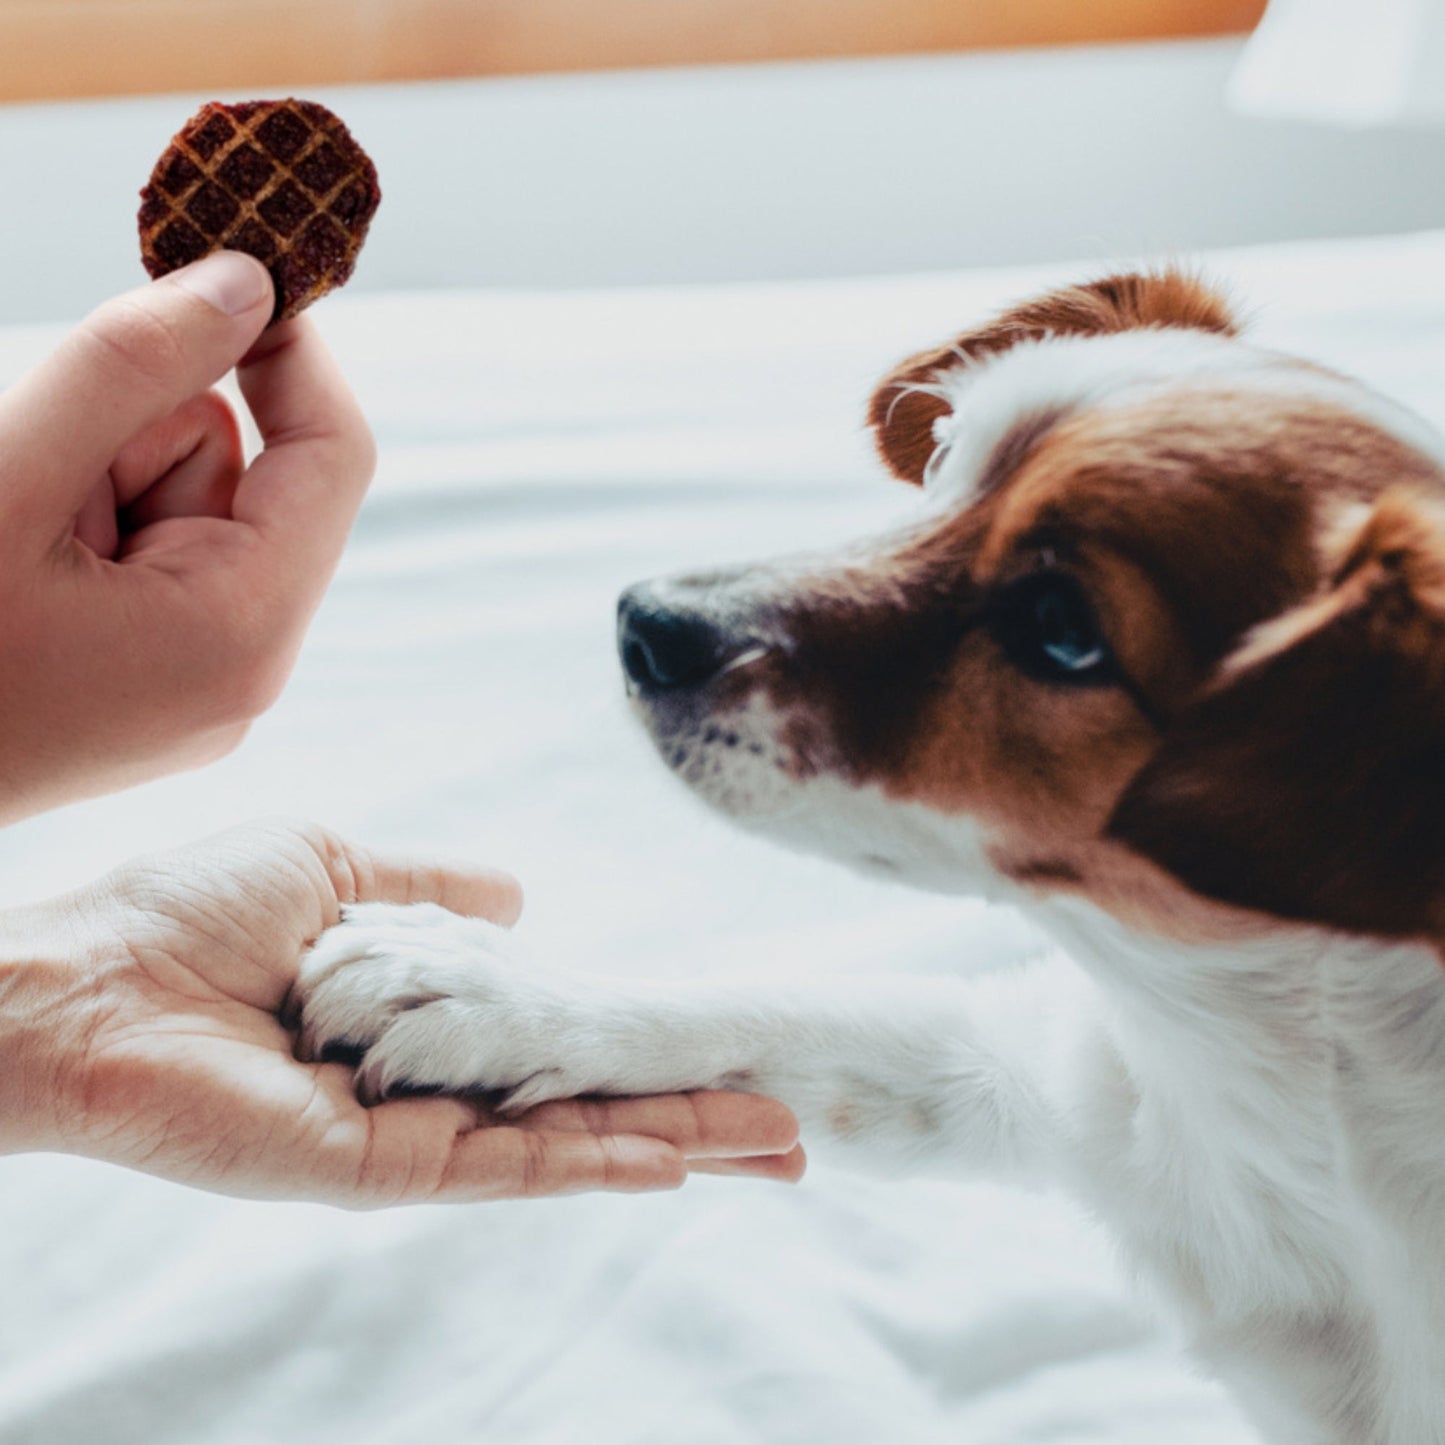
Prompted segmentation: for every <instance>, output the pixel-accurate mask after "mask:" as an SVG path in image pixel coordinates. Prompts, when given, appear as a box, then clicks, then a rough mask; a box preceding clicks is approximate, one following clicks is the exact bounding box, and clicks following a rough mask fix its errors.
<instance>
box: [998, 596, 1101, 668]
mask: <svg viewBox="0 0 1445 1445" xmlns="http://www.w3.org/2000/svg"><path fill="white" fill-rule="evenodd" d="M993 631H994V635H995V636H996V637H997V638H998V641H999V643H1000V645H1001V646H1002V647H1003V649H1004V651H1005V652H1006V653H1007V654H1008V656H1009V658H1010V660H1011V661H1012V662H1013V663H1014V665H1015V666H1017V667H1019V668H1021V669H1022V670H1023V671H1024V672H1027V673H1029V674H1030V675H1031V676H1034V677H1040V678H1043V679H1044V680H1046V681H1049V682H1066V683H1089V684H1097V683H1102V682H1107V681H1108V680H1109V676H1110V655H1109V645H1108V643H1107V642H1105V640H1104V635H1103V633H1102V632H1101V631H1100V630H1099V624H1098V621H1097V620H1096V618H1095V617H1094V609H1093V608H1092V607H1091V606H1090V605H1089V599H1088V598H1087V597H1086V596H1085V595H1084V589H1083V588H1082V587H1080V586H1079V584H1078V583H1077V582H1076V581H1075V580H1074V579H1073V578H1072V577H1070V576H1069V575H1068V574H1067V573H1063V572H1037V573H1035V574H1034V575H1033V576H1031V577H1025V578H1023V579H1022V580H1021V581H1018V582H1015V583H1014V584H1013V585H1012V586H1011V587H1010V588H1009V589H1008V590H1007V591H1006V592H1005V593H1004V595H1003V597H1002V598H1000V600H999V603H998V606H997V610H996V611H995V613H994V620H993Z"/></svg>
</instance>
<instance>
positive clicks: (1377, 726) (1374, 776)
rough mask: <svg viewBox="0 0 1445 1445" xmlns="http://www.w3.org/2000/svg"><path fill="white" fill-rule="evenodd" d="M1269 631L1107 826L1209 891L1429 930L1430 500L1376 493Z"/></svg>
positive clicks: (1434, 771) (1438, 548)
mask: <svg viewBox="0 0 1445 1445" xmlns="http://www.w3.org/2000/svg"><path fill="white" fill-rule="evenodd" d="M1291 624H1293V625H1291ZM1269 639H1270V641H1269V645H1268V646H1267V647H1261V646H1260V645H1258V644H1256V645H1254V646H1252V647H1251V648H1249V649H1248V650H1247V652H1246V654H1245V656H1246V658H1247V661H1245V662H1243V663H1241V664H1236V665H1235V666H1233V667H1231V668H1228V669H1226V671H1225V673H1224V675H1223V677H1222V680H1221V682H1220V685H1219V686H1218V687H1216V688H1214V689H1211V691H1210V692H1209V693H1208V694H1207V695H1206V696H1205V697H1204V698H1203V699H1202V700H1201V701H1200V702H1199V703H1198V704H1197V705H1196V706H1195V707H1194V708H1192V709H1191V710H1190V711H1189V712H1188V713H1187V714H1186V715H1185V716H1184V717H1182V718H1181V719H1180V720H1179V722H1178V724H1177V725H1176V726H1175V727H1174V728H1173V729H1171V731H1170V735H1169V736H1168V738H1167V739H1166V740H1165V742H1164V745H1163V746H1162V747H1161V748H1160V750H1159V752H1158V754H1157V755H1156V756H1155V757H1154V758H1153V759H1152V760H1151V761H1150V763H1149V764H1148V765H1147V766H1146V767H1145V768H1144V769H1143V770H1142V771H1141V772H1140V774H1139V776H1138V777H1137V778H1135V779H1134V780H1133V782H1132V783H1131V785H1130V787H1129V789H1128V790H1127V792H1126V793H1125V795H1124V797H1123V799H1122V800H1121V802H1120V804H1119V807H1118V809H1117V810H1116V812H1115V814H1114V817H1113V819H1112V820H1111V822H1110V825H1109V832H1110V834H1111V835H1112V836H1113V837H1116V838H1118V839H1120V840H1122V841H1124V842H1125V843H1127V844H1128V845H1129V846H1130V847H1131V848H1133V849H1135V850H1136V851H1138V852H1140V853H1142V854H1144V855H1145V856H1146V857H1148V858H1151V859H1153V860H1155V861H1157V862H1158V863H1160V864H1161V865H1162V866H1163V867H1165V868H1167V869H1168V870H1169V871H1170V872H1172V873H1173V874H1175V875H1176V876H1177V877H1179V878H1180V879H1182V880H1183V881H1184V882H1185V883H1187V884H1188V885H1189V886H1190V887H1191V888H1193V889H1195V890H1196V891H1198V892H1200V893H1202V894H1204V895H1206V896H1208V897H1211V898H1216V899H1220V900H1222V901H1225V902H1228V903H1232V904H1237V905H1241V906H1244V907H1247V908H1254V909H1260V910H1263V911H1266V912H1268V913H1271V914H1274V915H1277V916H1280V917H1285V918H1296V919H1301V920H1305V921H1309V922H1313V923H1322V924H1327V925H1330V926H1333V927H1338V928H1345V929H1352V930H1357V931H1362V932H1368V933H1374V934H1382V935H1392V936H1431V935H1433V936H1436V937H1439V936H1440V935H1441V933H1442V932H1445V512H1442V511H1441V509H1440V507H1439V504H1438V503H1426V502H1422V501H1421V500H1420V499H1419V498H1417V497H1412V496H1410V495H1409V494H1407V493H1403V492H1400V491H1392V492H1390V493H1387V494H1386V495H1385V496H1384V497H1383V498H1382V499H1381V500H1380V502H1379V504H1378V505H1377V506H1376V508H1375V509H1374V512H1373V513H1372V515H1371V517H1370V519H1369V521H1368V522H1367V523H1366V525H1365V527H1364V528H1363V530H1362V531H1361V533H1360V535H1359V538H1358V539H1357V541H1356V543H1355V544H1354V546H1353V547H1352V548H1351V550H1350V554H1349V556H1348V557H1347V558H1346V560H1345V562H1344V565H1343V567H1342V568H1341V571H1340V574H1339V577H1338V580H1337V581H1336V583H1335V584H1334V585H1333V586H1332V587H1331V589H1330V590H1329V591H1328V592H1327V593H1326V594H1325V595H1324V596H1323V597H1321V598H1319V599H1316V600H1313V601H1312V602H1311V603H1309V604H1307V605H1306V606H1304V607H1302V608H1300V609H1299V610H1298V614H1297V615H1296V616H1295V617H1293V618H1287V619H1284V620H1283V623H1282V624H1281V625H1279V626H1277V627H1274V628H1271V629H1270V633H1269Z"/></svg>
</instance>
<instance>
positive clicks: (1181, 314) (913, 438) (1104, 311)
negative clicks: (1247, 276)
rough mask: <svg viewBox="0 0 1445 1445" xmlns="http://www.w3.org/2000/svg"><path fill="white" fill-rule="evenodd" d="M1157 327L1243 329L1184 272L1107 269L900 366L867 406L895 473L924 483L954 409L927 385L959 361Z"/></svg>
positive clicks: (1227, 331)
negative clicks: (942, 424)
mask: <svg viewBox="0 0 1445 1445" xmlns="http://www.w3.org/2000/svg"><path fill="white" fill-rule="evenodd" d="M1150 326H1180V327H1189V328H1194V329H1199V330H1204V331H1217V332H1221V333H1223V334H1224V335H1228V336H1232V335H1234V334H1235V333H1236V332H1237V330H1238V323H1237V322H1236V321H1235V318H1234V315H1233V312H1232V311H1231V309H1230V307H1229V305H1228V304H1227V303H1226V302H1225V300H1224V299H1223V298H1222V297H1221V296H1220V295H1219V294H1218V292H1216V291H1214V290H1212V289H1211V288H1210V287H1208V286H1207V285H1206V284H1205V283H1204V282H1203V281H1201V280H1200V279H1199V278H1198V277H1195V276H1190V275H1188V274H1187V273H1185V272H1182V271H1173V270H1165V271H1157V272H1134V273H1129V274H1124V275H1118V276H1106V277H1104V278H1103V279H1102V280H1099V281H1090V282H1086V283H1084V284H1083V285H1079V286H1066V287H1064V288H1062V289H1061V290H1058V291H1050V292H1048V293H1047V294H1045V295H1043V296H1039V297H1036V298H1035V299H1033V300H1031V301H1026V302H1024V303H1022V304H1021V305H1018V306H1014V307H1011V308H1010V309H1009V310H1007V311H1005V312H1004V313H1003V314H1002V315H1001V316H998V317H995V318H994V320H992V321H990V322H988V323H986V324H985V325H984V326H981V327H979V328H978V329H977V330H975V331H969V332H965V333H964V334H963V335H962V336H960V337H958V338H957V339H956V340H954V341H951V342H949V343H948V344H947V345H944V346H936V347H933V348H932V349H930V350H928V351H920V352H918V353H917V354H916V355H914V356H910V357H908V358H907V360H905V361H902V362H900V363H899V364H898V365H897V366H896V367H894V368H893V370H892V371H891V372H889V373H888V375H887V376H885V377H884V378H883V380H882V381H881V382H880V383H879V385H878V387H877V389H876V390H875V391H874V393H873V398H872V400H871V402H870V403H869V408H868V424H869V425H870V426H871V427H872V428H873V435H874V438H875V440H876V442H877V445H878V451H879V454H880V455H881V456H882V458H883V460H884V462H885V463H886V464H887V465H888V467H889V469H890V470H891V471H892V472H893V474H894V475H895V476H897V477H900V478H902V479H903V480H904V481H906V482H913V483H915V484H917V483H921V482H922V480H923V472H924V469H925V468H926V467H927V465H928V459H929V457H931V456H932V455H933V449H934V439H933V424H934V422H935V421H937V420H938V419H939V418H940V417H942V416H946V415H947V413H948V409H949V408H948V403H947V402H945V401H944V400H943V399H942V398H941V397H939V396H935V395H933V394H931V393H930V391H929V390H928V388H929V387H930V386H932V385H934V383H935V382H936V380H937V378H938V377H940V376H941V375H942V374H943V373H945V372H947V371H950V370H952V369H954V368H955V367H958V366H960V365H967V364H968V363H969V362H971V361H978V360H980V359H982V358H983V357H985V356H992V355H995V354H996V353H998V352H1000V351H1007V350H1008V349H1009V348H1010V347H1013V346H1017V345H1018V344H1019V343H1020V342H1021V341H1039V340H1042V339H1043V338H1044V337H1046V336H1068V335H1105V334H1108V333H1110V332H1118V331H1131V330H1134V329H1136V328H1138V327H1150Z"/></svg>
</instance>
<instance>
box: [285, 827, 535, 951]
mask: <svg viewBox="0 0 1445 1445" xmlns="http://www.w3.org/2000/svg"><path fill="white" fill-rule="evenodd" d="M308 831H310V832H313V833H314V836H312V837H311V841H312V846H313V847H315V848H316V850H317V852H318V853H319V854H320V856H321V859H322V862H323V863H324V864H325V866H326V871H327V873H328V874H329V875H330V877H331V881H332V886H333V887H334V889H335V891H336V899H337V902H338V903H341V904H346V903H438V904H440V905H441V906H442V907H443V908H446V909H449V910H450V911H451V912H453V913H462V914H466V915H467V916H468V917H473V918H486V919H488V920H490V921H491V922H492V923H500V924H501V925H502V926H503V927H506V928H510V927H511V925H512V924H514V923H515V922H516V921H517V919H518V918H519V917H520V916H521V912H522V885H521V884H520V883H518V882H517V880H516V879H515V878H513V877H512V875H511V874H510V873H505V872H503V871H502V870H501V869H500V868H481V867H478V866H477V865H475V864H470V863H450V862H443V861H439V860H436V859H419V858H407V857H396V856H389V855H387V854H382V853H373V852H372V851H371V850H370V849H369V848H362V847H359V846H357V845H356V844H354V843H348V842H347V841H346V840H345V839H343V838H340V837H338V836H337V835H336V834H334V833H331V832H330V831H329V830H308Z"/></svg>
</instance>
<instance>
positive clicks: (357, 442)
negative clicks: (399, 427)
mask: <svg viewBox="0 0 1445 1445" xmlns="http://www.w3.org/2000/svg"><path fill="white" fill-rule="evenodd" d="M236 375H237V379H238V380H239V381H240V384H241V393H242V395H243V396H244V397H245V399H246V405H247V406H248V407H249V408H250V410H251V415H252V417H253V418H254V419H255V422H256V426H257V428H258V429H259V431H260V433H261V440H262V443H263V445H264V450H263V451H262V452H261V454H260V456H258V457H257V458H256V459H255V460H254V461H253V462H252V464H251V466H250V469H249V470H248V471H247V472H246V474H245V476H244V477H243V478H242V479H241V485H240V487H239V488H238V489H237V493H236V502H235V516H236V519H237V520H238V521H242V522H247V523H249V524H250V525H251V526H253V527H255V528H256V529H257V530H258V531H260V532H261V533H263V534H264V536H265V538H266V543H267V545H266V547H265V548H264V549H263V551H264V552H265V554H266V555H267V556H270V557H274V558H277V559H279V564H278V566H277V569H276V576H277V578H278V579H281V585H283V586H289V587H290V588H291V589H292V591H293V592H294V593H295V594H296V596H297V597H299V598H302V599H304V598H309V597H311V596H312V595H313V594H314V595H315V596H316V597H319V596H320V593H321V591H322V590H323V589H324V587H325V584H326V581H327V579H328V578H329V577H330V575H331V572H332V570H333V569H334V568H335V566H336V563H337V561H338V559H339V558H340V556H341V549H342V546H343V544H344V543H345V541H346V535H347V533H348V532H349V531H350V529H351V524H352V522H353V520H354V519H355V517H356V513H357V510H358V509H359V508H360V506H361V501H362V498H363V497H364V496H365V494H366V488H367V486H368V485H369V484H370V481H371V475H372V472H373V471H374V470H375V466H376V448H375V444H374V442H373V441H372V438H371V430H370V428H369V427H368V426H367V424H366V419H365V417H364V416H363V415H362V414H361V408H360V407H359V406H358V404H357V401H356V398H355V397H354V396H352V394H351V389H350V388H349V387H348V386H347V384H346V381H345V379H344V378H343V377H342V375H341V372H340V369H339V368H338V367H337V365H336V363H335V361H333V360H332V357H331V354H330V353H329V352H328V351H327V350H326V348H325V346H324V345H323V344H322V341H321V338H320V335H319V334H318V332H317V331H316V329H315V328H314V327H313V326H312V324H311V321H310V319H309V318H308V317H298V318H296V319H295V320H292V321H287V322H283V323H282V324H281V325H279V326H275V327H272V329H271V330H270V331H268V332H267V333H266V335H265V336H263V337H262V338H261V340H260V342H259V343H258V344H257V345H256V347H255V348H254V349H253V350H252V351H251V352H250V354H249V355H248V356H246V357H245V358H244V360H243V361H242V362H241V363H240V365H239V366H238V368H237V372H236Z"/></svg>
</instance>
